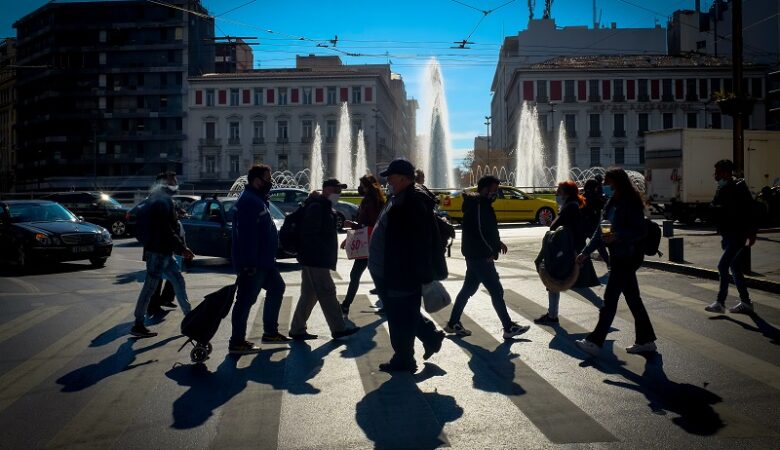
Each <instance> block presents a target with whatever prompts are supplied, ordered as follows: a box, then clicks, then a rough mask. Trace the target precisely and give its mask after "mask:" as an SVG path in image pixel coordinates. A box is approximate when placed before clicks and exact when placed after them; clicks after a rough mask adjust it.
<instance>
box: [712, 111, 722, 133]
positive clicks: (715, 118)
mask: <svg viewBox="0 0 780 450" xmlns="http://www.w3.org/2000/svg"><path fill="white" fill-rule="evenodd" d="M712 128H715V129H721V128H723V123H722V120H721V115H720V113H719V112H715V113H712Z"/></svg>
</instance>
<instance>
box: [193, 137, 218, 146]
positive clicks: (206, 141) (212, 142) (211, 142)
mask: <svg viewBox="0 0 780 450" xmlns="http://www.w3.org/2000/svg"><path fill="white" fill-rule="evenodd" d="M198 142H199V144H200V145H201V146H203V147H219V146H220V145H222V139H218V138H200V139H199V140H198Z"/></svg>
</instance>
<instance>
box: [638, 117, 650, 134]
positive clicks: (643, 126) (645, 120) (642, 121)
mask: <svg viewBox="0 0 780 450" xmlns="http://www.w3.org/2000/svg"><path fill="white" fill-rule="evenodd" d="M649 123H650V115H649V114H647V113H639V129H638V130H637V135H638V136H644V135H645V132H646V131H647V130H648V129H649Z"/></svg>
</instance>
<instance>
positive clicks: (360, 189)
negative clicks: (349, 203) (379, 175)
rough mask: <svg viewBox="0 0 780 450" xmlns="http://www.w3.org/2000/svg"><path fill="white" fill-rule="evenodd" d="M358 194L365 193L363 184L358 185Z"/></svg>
mask: <svg viewBox="0 0 780 450" xmlns="http://www.w3.org/2000/svg"><path fill="white" fill-rule="evenodd" d="M358 195H366V190H365V189H363V185H360V186H358Z"/></svg>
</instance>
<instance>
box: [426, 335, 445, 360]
mask: <svg viewBox="0 0 780 450" xmlns="http://www.w3.org/2000/svg"><path fill="white" fill-rule="evenodd" d="M442 342H444V332H443V331H437V332H436V337H435V338H434V339H433V343H431V344H430V345H426V343H425V342H423V348H424V349H425V352H424V353H423V359H425V360H427V359H428V358H430V357H431V356H433V354H434V353H437V352H438V351H439V350H441V344H442Z"/></svg>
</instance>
